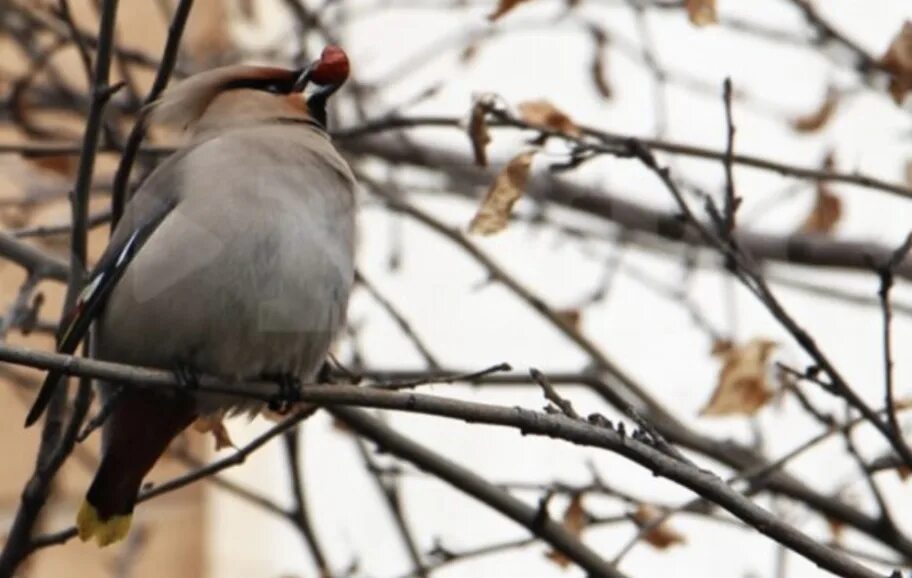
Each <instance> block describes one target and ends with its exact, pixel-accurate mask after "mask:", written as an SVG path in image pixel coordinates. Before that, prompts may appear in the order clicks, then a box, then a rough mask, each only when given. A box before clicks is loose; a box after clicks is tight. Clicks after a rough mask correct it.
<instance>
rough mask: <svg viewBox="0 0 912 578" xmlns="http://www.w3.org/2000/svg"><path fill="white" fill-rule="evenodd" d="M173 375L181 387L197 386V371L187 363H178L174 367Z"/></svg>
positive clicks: (192, 387) (195, 387)
mask: <svg viewBox="0 0 912 578" xmlns="http://www.w3.org/2000/svg"><path fill="white" fill-rule="evenodd" d="M174 377H175V379H177V382H178V383H180V384H181V386H182V387H185V388H187V389H197V388H199V372H197V371H196V370H195V369H193V368H191V367H190V366H189V365H184V364H179V365H178V366H177V367H176V368H174Z"/></svg>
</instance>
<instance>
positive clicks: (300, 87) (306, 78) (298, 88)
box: [291, 62, 315, 92]
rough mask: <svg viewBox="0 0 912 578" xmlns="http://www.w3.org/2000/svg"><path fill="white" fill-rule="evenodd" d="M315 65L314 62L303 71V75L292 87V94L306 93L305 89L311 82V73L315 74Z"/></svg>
mask: <svg viewBox="0 0 912 578" xmlns="http://www.w3.org/2000/svg"><path fill="white" fill-rule="evenodd" d="M314 64H315V63H313V62H312V63H310V64H308V65H307V66H305V67H304V68H302V69H301V74H300V75H299V76H298V79H297V80H295V83H294V85H293V86H292V87H291V91H292V92H304V89H305V88H307V83H308V82H310V75H311V72H313V69H314Z"/></svg>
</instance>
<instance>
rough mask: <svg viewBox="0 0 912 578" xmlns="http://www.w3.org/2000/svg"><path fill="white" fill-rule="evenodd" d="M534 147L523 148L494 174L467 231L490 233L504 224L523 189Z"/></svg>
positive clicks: (501, 227) (482, 233)
mask: <svg viewBox="0 0 912 578" xmlns="http://www.w3.org/2000/svg"><path fill="white" fill-rule="evenodd" d="M534 156H535V151H526V152H523V153H520V154H518V155H517V156H515V157H513V159H512V160H511V161H510V162H509V163H507V166H506V167H505V168H504V170H502V171H501V172H500V174H498V175H497V177H496V178H495V179H494V183H493V184H492V185H491V188H490V189H488V194H487V195H485V198H484V200H483V201H482V202H481V206H480V207H479V208H478V212H477V213H475V217H473V218H472V222H471V223H469V232H470V233H476V234H479V235H492V234H494V233H497V232H500V231H502V230H504V229H505V228H506V227H507V222H508V221H509V220H510V211H511V210H512V209H513V205H514V204H515V203H516V201H518V200H519V199H520V197H522V196H523V194H524V193H525V192H526V185H527V184H528V181H529V168H530V167H531V166H532V157H534Z"/></svg>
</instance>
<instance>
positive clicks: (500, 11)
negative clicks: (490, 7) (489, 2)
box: [488, 0, 529, 22]
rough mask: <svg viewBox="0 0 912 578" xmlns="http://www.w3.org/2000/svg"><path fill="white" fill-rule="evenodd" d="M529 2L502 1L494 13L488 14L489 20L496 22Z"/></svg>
mask: <svg viewBox="0 0 912 578" xmlns="http://www.w3.org/2000/svg"><path fill="white" fill-rule="evenodd" d="M528 1H529V0H500V2H499V3H498V4H497V8H495V9H494V12H492V13H490V14H488V20H490V21H491V22H494V21H495V20H498V19H500V18H501V17H502V16H503V15H504V14H506V13H507V12H509V11H510V10H513V9H514V8H516V7H517V6H519V5H520V4H524V3H526V2H528Z"/></svg>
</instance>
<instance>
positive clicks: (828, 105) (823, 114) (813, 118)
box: [792, 88, 839, 132]
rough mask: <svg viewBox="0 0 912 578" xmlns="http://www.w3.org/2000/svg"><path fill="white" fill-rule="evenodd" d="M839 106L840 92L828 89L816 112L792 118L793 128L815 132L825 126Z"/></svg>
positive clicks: (799, 130)
mask: <svg viewBox="0 0 912 578" xmlns="http://www.w3.org/2000/svg"><path fill="white" fill-rule="evenodd" d="M838 106H839V93H838V92H837V91H835V90H833V89H832V88H830V89H828V90H827V93H826V98H824V100H823V102H822V103H820V106H819V107H818V108H817V110H815V111H814V112H812V113H810V114H807V115H805V116H800V117H798V118H795V119H793V120H792V128H793V129H795V130H796V131H798V132H814V131H818V130H820V129H821V128H823V127H824V126H825V125H826V123H827V122H829V120H830V119H831V118H833V113H834V112H836V108H837V107H838Z"/></svg>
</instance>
